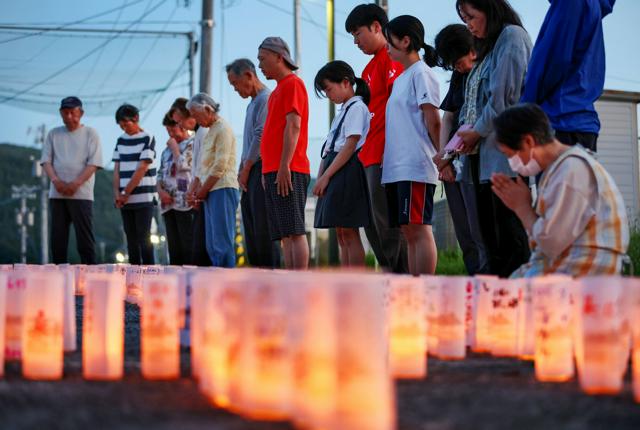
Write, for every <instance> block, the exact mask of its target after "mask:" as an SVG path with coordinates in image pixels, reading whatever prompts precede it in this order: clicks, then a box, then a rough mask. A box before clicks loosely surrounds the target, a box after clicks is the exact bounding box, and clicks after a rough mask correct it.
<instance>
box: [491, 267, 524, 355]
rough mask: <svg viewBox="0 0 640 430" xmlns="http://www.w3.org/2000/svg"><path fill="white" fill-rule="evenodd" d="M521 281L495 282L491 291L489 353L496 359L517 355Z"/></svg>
mask: <svg viewBox="0 0 640 430" xmlns="http://www.w3.org/2000/svg"><path fill="white" fill-rule="evenodd" d="M522 286H523V281H522V280H517V279H509V280H507V279H505V280H500V281H496V283H495V287H494V289H493V299H492V306H493V310H492V312H491V316H490V319H489V330H490V331H491V336H492V345H491V353H492V354H493V355H494V356H496V357H515V356H516V355H517V354H518V350H517V346H518V314H519V312H520V299H521V296H522Z"/></svg>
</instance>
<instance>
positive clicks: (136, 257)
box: [113, 104, 156, 264]
mask: <svg viewBox="0 0 640 430" xmlns="http://www.w3.org/2000/svg"><path fill="white" fill-rule="evenodd" d="M139 118H140V116H139V112H138V109H137V108H136V107H135V106H132V105H129V104H124V105H122V106H120V107H119V108H118V110H117V111H116V122H117V123H118V125H119V126H120V128H121V129H122V130H123V131H124V134H123V135H122V136H120V137H119V138H118V141H117V143H116V147H115V150H114V151H113V162H114V163H115V167H114V171H113V193H114V196H115V205H116V207H117V208H118V209H120V213H121V215H122V224H123V227H124V232H125V235H126V236H127V248H128V252H129V263H130V264H154V256H153V245H152V244H151V219H152V218H153V211H154V209H155V205H156V168H155V165H154V161H155V158H156V151H155V145H156V141H155V138H154V137H153V136H152V135H150V134H149V133H147V132H145V131H144V130H143V129H142V128H141V127H140V125H139V124H138V121H139Z"/></svg>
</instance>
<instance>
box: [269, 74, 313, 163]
mask: <svg viewBox="0 0 640 430" xmlns="http://www.w3.org/2000/svg"><path fill="white" fill-rule="evenodd" d="M267 109H268V111H267V119H266V121H265V123H264V130H263V131H262V140H261V142H260V156H261V157H262V173H271V172H277V171H278V169H279V168H280V159H281V158H282V147H283V145H284V129H285V126H286V125H287V114H289V113H291V112H296V113H297V114H298V115H300V117H301V124H300V137H298V143H297V144H296V149H295V151H294V152H293V158H292V159H291V164H289V168H290V169H291V171H292V172H298V173H307V174H308V173H310V172H311V171H310V169H309V159H308V158H307V144H308V123H309V97H308V96H307V90H306V88H305V87H304V82H302V79H300V78H299V77H298V76H297V75H295V74H293V73H292V74H290V75H289V76H287V77H286V78H284V79H282V80H281V81H280V82H278V85H277V86H276V89H275V90H273V92H272V93H271V95H270V96H269V103H268V105H267Z"/></svg>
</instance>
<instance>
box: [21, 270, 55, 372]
mask: <svg viewBox="0 0 640 430" xmlns="http://www.w3.org/2000/svg"><path fill="white" fill-rule="evenodd" d="M25 281H26V289H25V297H24V320H23V324H22V375H23V376H24V377H25V378H27V379H44V380H55V379H60V378H62V368H63V357H64V352H63V346H64V343H63V335H62V326H63V323H64V276H63V275H62V274H61V273H58V272H53V271H48V272H35V273H29V274H27V276H26V277H25Z"/></svg>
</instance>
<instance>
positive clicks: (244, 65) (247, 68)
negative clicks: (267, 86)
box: [226, 58, 256, 76]
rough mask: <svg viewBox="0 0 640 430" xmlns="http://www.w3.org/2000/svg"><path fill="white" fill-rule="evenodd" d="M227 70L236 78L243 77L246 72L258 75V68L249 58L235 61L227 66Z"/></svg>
mask: <svg viewBox="0 0 640 430" xmlns="http://www.w3.org/2000/svg"><path fill="white" fill-rule="evenodd" d="M226 70H227V73H230V72H231V73H233V74H234V75H236V76H242V74H243V73H245V72H251V73H252V74H254V75H255V74H256V66H255V65H254V64H253V62H252V61H251V60H249V59H248V58H238V59H237V60H234V61H233V62H231V63H229V64H227V66H226Z"/></svg>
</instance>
